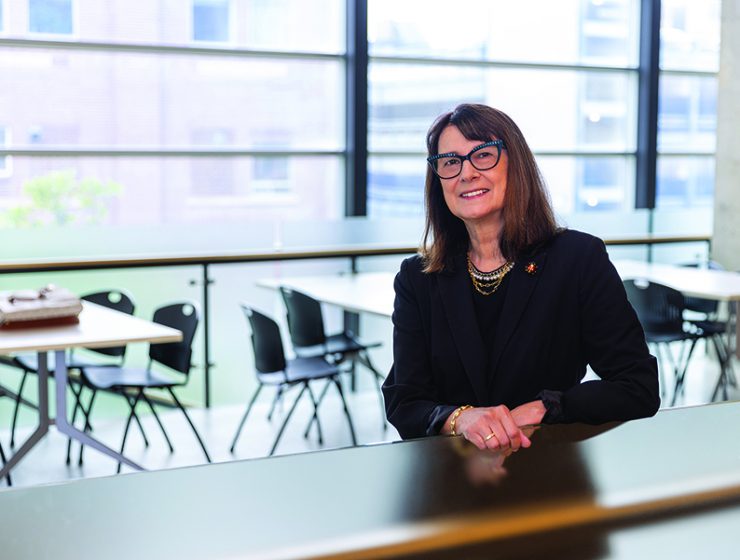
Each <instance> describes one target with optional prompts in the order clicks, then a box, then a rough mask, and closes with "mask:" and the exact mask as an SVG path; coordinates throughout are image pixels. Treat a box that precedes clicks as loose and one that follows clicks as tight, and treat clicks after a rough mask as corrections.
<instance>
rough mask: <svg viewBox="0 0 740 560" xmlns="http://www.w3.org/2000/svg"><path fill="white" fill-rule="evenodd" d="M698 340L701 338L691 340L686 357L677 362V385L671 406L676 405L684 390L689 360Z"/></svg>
mask: <svg viewBox="0 0 740 560" xmlns="http://www.w3.org/2000/svg"><path fill="white" fill-rule="evenodd" d="M698 340H699V339H697V338H695V339H693V340H692V341H691V345H690V346H689V352H688V354H687V355H686V358H684V359H682V360H681V361H679V362H677V363H676V386H675V388H674V389H673V400H672V401H671V406H675V404H676V400H677V399H678V395H679V393H682V392H683V389H684V380H685V378H686V370H687V369H689V361H690V360H691V354H692V353H693V352H694V348H695V347H696V343H697V342H698ZM681 354H683V352H681ZM679 357H680V354H679Z"/></svg>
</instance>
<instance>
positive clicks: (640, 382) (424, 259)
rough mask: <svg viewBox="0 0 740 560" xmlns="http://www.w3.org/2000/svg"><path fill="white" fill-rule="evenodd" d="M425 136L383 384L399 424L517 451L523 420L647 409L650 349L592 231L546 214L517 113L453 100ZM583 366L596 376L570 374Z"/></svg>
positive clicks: (654, 398)
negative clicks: (415, 250) (423, 170)
mask: <svg viewBox="0 0 740 560" xmlns="http://www.w3.org/2000/svg"><path fill="white" fill-rule="evenodd" d="M427 148H428V151H429V158H428V162H429V169H428V170H427V179H426V193H425V199H426V215H427V221H426V231H425V233H424V241H423V248H422V250H421V254H420V255H417V256H414V257H412V258H409V259H407V260H405V261H404V262H403V263H402V265H401V270H400V272H399V273H398V274H397V276H396V280H395V290H396V299H395V307H394V313H393V324H394V334H393V344H394V348H393V353H394V364H393V367H392V368H391V371H390V374H389V376H388V378H387V380H386V381H385V383H384V385H383V392H384V395H385V400H386V411H387V414H388V420H389V421H390V422H391V423H392V424H393V425H394V426H395V427H396V428H397V429H398V431H399V433H400V434H401V436H402V437H403V438H412V437H421V436H425V435H434V434H440V433H441V434H452V435H457V434H461V435H463V436H464V437H465V438H466V439H468V440H469V441H471V442H472V443H474V444H475V445H476V446H478V447H479V448H481V449H483V448H503V449H512V450H516V449H518V448H519V447H521V446H524V447H528V446H529V445H530V441H529V438H528V437H527V436H526V435H525V433H524V432H523V431H522V429H521V427H522V426H528V425H532V424H539V423H543V422H544V423H554V422H586V423H593V424H596V423H601V422H607V421H611V420H629V419H633V418H639V417H644V416H651V415H653V414H655V412H656V411H657V410H658V406H659V404H660V398H659V396H658V375H657V362H656V360H655V358H654V357H653V356H651V355H650V354H649V352H648V349H647V345H646V343H645V336H644V333H643V331H642V328H641V326H640V324H639V322H638V320H637V316H636V315H635V312H634V311H633V309H632V307H631V306H630V304H629V303H628V301H627V297H626V295H625V291H624V288H623V287H622V282H621V280H620V278H619V275H618V274H617V272H616V270H615V269H614V266H613V265H612V264H611V262H610V261H609V258H608V256H607V253H606V249H605V247H604V243H603V242H602V241H601V240H600V239H598V238H596V237H593V236H591V235H588V234H585V233H581V232H577V231H573V230H563V229H558V228H557V227H556V224H555V219H554V217H553V211H552V208H551V206H550V202H549V199H548V195H547V191H546V189H545V186H544V181H543V179H542V177H541V175H540V172H539V169H538V167H537V164H536V162H535V160H534V156H533V155H532V152H531V151H530V149H529V147H528V146H527V143H526V141H525V140H524V137H523V136H522V133H521V131H520V130H519V128H518V127H517V125H516V124H515V123H514V122H513V121H512V120H511V119H510V118H509V117H508V116H507V115H505V114H504V113H502V112H501V111H498V110H496V109H492V108H490V107H487V106H484V105H468V104H465V105H460V106H458V107H457V108H456V109H455V110H454V111H452V112H450V113H447V114H445V115H442V116H441V117H440V118H438V119H437V120H436V121H435V122H434V124H433V125H432V127H431V129H430V130H429V133H428V135H427ZM587 365H590V366H591V367H592V369H593V370H594V371H595V372H596V373H597V374H598V375H599V377H600V378H601V379H600V380H598V381H588V382H585V383H581V380H582V379H583V377H584V375H585V373H586V366H587Z"/></svg>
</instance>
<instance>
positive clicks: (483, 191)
mask: <svg viewBox="0 0 740 560" xmlns="http://www.w3.org/2000/svg"><path fill="white" fill-rule="evenodd" d="M487 192H488V189H478V190H477V191H469V192H464V193H462V194H461V195H460V196H461V197H462V198H475V197H476V196H480V195H482V194H486V193H487Z"/></svg>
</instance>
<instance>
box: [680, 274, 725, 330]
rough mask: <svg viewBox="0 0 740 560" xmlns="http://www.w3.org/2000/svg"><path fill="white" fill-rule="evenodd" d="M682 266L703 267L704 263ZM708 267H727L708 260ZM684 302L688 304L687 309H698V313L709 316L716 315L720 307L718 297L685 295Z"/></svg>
mask: <svg viewBox="0 0 740 560" xmlns="http://www.w3.org/2000/svg"><path fill="white" fill-rule="evenodd" d="M681 266H685V267H689V268H703V265H701V264H700V263H686V264H683V265H681ZM706 268H708V269H709V270H725V267H723V266H722V265H721V264H719V263H718V262H717V261H709V262H707V263H706ZM684 304H685V305H686V309H688V310H690V311H696V312H697V313H703V314H705V315H706V316H707V317H709V316H713V315H716V314H717V310H718V308H719V302H718V301H717V300H716V299H705V298H699V297H690V296H689V297H685V298H684Z"/></svg>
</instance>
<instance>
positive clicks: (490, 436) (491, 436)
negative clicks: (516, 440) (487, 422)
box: [483, 432, 498, 441]
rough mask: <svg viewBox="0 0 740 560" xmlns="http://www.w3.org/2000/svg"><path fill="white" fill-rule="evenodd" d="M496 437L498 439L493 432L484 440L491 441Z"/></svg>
mask: <svg viewBox="0 0 740 560" xmlns="http://www.w3.org/2000/svg"><path fill="white" fill-rule="evenodd" d="M495 437H496V434H495V433H493V432H491V433H490V434H488V435H487V436H486V437H484V438H483V441H488V440H489V439H491V438H495ZM496 439H498V438H496Z"/></svg>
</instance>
